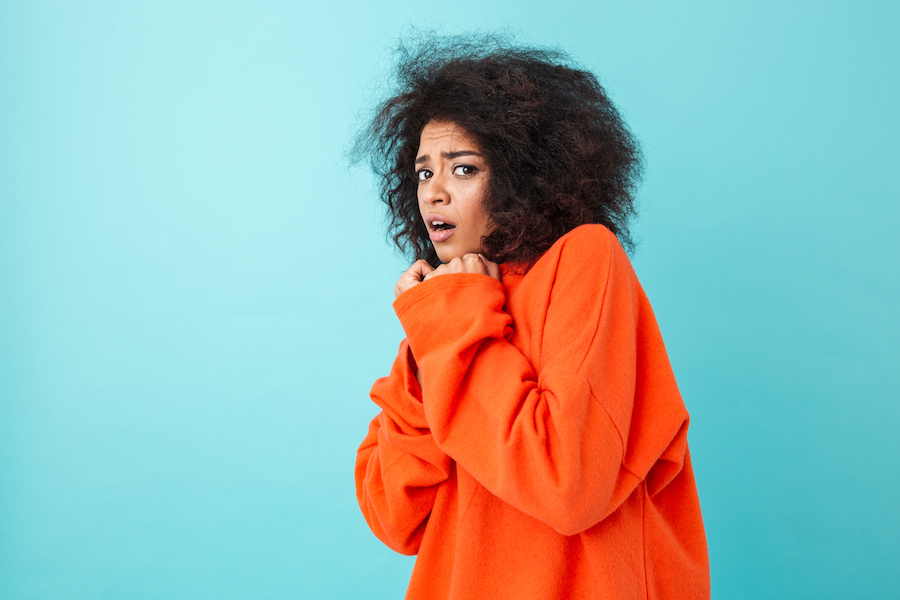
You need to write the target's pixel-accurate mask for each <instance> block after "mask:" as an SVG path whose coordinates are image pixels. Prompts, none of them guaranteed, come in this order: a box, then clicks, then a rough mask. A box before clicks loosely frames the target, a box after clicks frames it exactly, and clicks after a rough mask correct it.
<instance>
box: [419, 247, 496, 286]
mask: <svg viewBox="0 0 900 600" xmlns="http://www.w3.org/2000/svg"><path fill="white" fill-rule="evenodd" d="M450 273H480V274H481V275H487V276H488V277H493V278H494V279H496V280H497V281H500V267H499V266H498V265H497V263H495V262H491V261H489V260H488V259H486V258H485V257H484V255H482V254H471V253H470V254H464V255H463V256H462V258H460V257H457V258H454V259H453V260H451V261H450V262H448V263H444V264H442V265H441V266H439V267H438V268H437V269H432V270H431V271H429V272H428V273H426V274H425V278H424V279H423V280H422V281H428V280H429V279H431V278H432V277H438V276H439V275H449V274H450Z"/></svg>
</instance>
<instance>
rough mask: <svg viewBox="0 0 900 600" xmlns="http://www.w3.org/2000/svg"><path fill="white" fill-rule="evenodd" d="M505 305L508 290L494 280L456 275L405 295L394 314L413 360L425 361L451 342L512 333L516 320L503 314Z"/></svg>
mask: <svg viewBox="0 0 900 600" xmlns="http://www.w3.org/2000/svg"><path fill="white" fill-rule="evenodd" d="M505 302H506V289H505V288H504V287H503V284H502V283H500V282H499V281H497V280H496V279H494V278H493V277H489V276H487V275H481V274H477V273H454V274H450V275H441V276H440V277H435V278H433V279H429V280H428V281H425V282H423V283H420V284H419V285H417V286H414V287H412V288H410V289H409V290H407V291H405V292H403V293H402V294H400V297H399V298H397V299H396V300H395V301H394V311H395V312H396V313H397V317H398V318H399V319H400V323H401V325H403V330H404V331H405V332H406V337H407V339H408V340H409V345H410V347H411V348H412V352H413V356H415V357H416V360H417V361H421V360H422V358H423V355H424V354H425V352H426V351H427V350H429V349H431V348H435V347H440V346H443V345H445V344H446V343H448V342H450V343H460V342H464V340H466V339H467V338H473V341H474V339H481V338H485V337H502V336H505V335H507V334H508V333H511V332H512V329H511V324H512V319H511V318H510V317H509V315H508V314H506V313H505V312H504V311H503V305H504V303H505ZM419 364H421V362H420V363H419Z"/></svg>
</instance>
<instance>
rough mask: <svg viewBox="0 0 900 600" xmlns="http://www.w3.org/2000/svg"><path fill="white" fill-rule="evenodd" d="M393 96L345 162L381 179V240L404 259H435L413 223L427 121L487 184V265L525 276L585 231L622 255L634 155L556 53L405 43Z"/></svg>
mask: <svg viewBox="0 0 900 600" xmlns="http://www.w3.org/2000/svg"><path fill="white" fill-rule="evenodd" d="M394 56H395V71H394V80H393V83H394V88H393V90H392V93H390V94H389V97H388V98H387V99H386V100H384V101H383V102H381V103H380V104H379V106H378V107H377V109H376V111H375V114H374V115H373V116H372V117H371V119H370V120H369V121H368V124H367V125H366V126H365V127H364V128H363V129H362V130H361V131H360V133H359V135H358V137H357V140H356V144H355V145H354V147H353V150H352V157H351V158H352V159H353V160H355V161H359V160H361V159H368V161H369V163H370V165H371V167H372V169H373V171H374V172H375V173H376V174H377V175H378V176H380V178H381V183H380V196H381V199H382V200H383V201H384V203H385V204H386V205H387V208H388V220H389V234H390V235H391V237H392V238H393V240H394V243H396V244H397V246H398V247H399V248H400V250H401V251H403V252H405V253H406V254H407V255H410V258H425V259H426V260H428V261H429V262H431V263H432V264H437V263H438V262H439V261H438V258H437V255H436V253H435V251H434V248H433V246H432V245H431V242H430V240H429V239H428V232H427V230H426V228H425V225H424V223H423V222H422V219H421V217H420V216H419V208H418V201H417V198H416V189H417V181H416V176H415V165H414V161H415V158H416V152H417V151H418V147H419V137H420V135H421V132H422V128H423V127H424V126H425V125H426V124H427V123H428V122H429V121H432V120H437V121H449V122H452V123H455V124H456V125H457V126H459V127H461V128H462V129H464V130H465V131H466V132H467V133H468V134H469V135H470V136H472V138H473V139H474V140H475V141H476V142H477V143H478V145H479V146H480V149H481V152H482V154H483V155H484V157H485V159H486V161H487V163H488V166H489V167H490V178H489V180H488V193H487V197H486V198H485V209H486V210H487V212H488V214H489V215H490V226H491V228H492V229H491V232H490V234H488V235H487V236H486V237H485V238H484V249H485V254H486V255H487V256H488V257H489V258H491V259H492V260H494V261H497V262H513V263H522V264H529V263H532V262H533V261H535V260H536V259H537V258H538V257H540V255H541V254H543V253H544V252H545V251H546V250H547V249H548V248H549V247H550V246H551V245H552V244H553V242H555V241H556V240H557V239H559V238H560V237H561V236H563V235H565V234H566V233H567V232H568V231H570V230H572V229H574V228H575V227H577V226H579V225H582V224H585V223H601V224H603V225H605V226H606V227H608V228H609V229H610V230H611V231H612V232H613V233H614V234H615V235H616V236H617V237H618V238H619V241H620V242H621V243H622V245H623V246H625V248H626V249H628V250H632V249H633V248H634V242H633V240H632V238H631V234H630V232H629V229H628V225H629V221H630V220H631V218H632V217H633V216H635V214H636V211H635V206H634V204H635V203H634V192H635V190H636V188H637V184H638V183H639V181H640V176H641V168H642V161H641V154H640V149H639V147H638V144H637V142H636V140H635V139H634V137H633V136H632V134H631V132H630V131H629V130H628V127H627V126H626V125H625V123H624V122H623V121H622V118H621V117H620V115H619V113H618V111H617V110H616V108H615V107H614V106H613V104H612V102H611V101H610V99H609V97H608V96H607V94H606V92H605V90H604V89H603V87H601V85H600V84H599V82H598V81H597V78H596V77H594V75H593V74H591V73H590V72H588V71H585V70H583V69H579V68H576V67H574V66H571V60H570V59H569V58H568V56H567V55H566V54H564V53H563V52H561V51H557V50H549V49H542V48H531V47H522V46H518V45H515V44H511V43H509V42H508V41H507V36H502V35H496V34H491V35H484V34H478V35H470V36H449V37H439V36H436V35H434V34H418V35H416V36H414V37H413V36H405V38H404V39H403V40H401V42H400V43H398V45H397V47H396V48H395V54H394Z"/></svg>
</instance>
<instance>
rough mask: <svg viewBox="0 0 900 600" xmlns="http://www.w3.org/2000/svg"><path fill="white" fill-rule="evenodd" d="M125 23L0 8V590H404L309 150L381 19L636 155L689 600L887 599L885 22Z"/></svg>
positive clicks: (897, 161) (170, 11)
mask: <svg viewBox="0 0 900 600" xmlns="http://www.w3.org/2000/svg"><path fill="white" fill-rule="evenodd" d="M142 4H144V3H142ZM146 4H148V6H141V5H139V4H138V3H122V2H106V3H103V2H91V3H78V4H76V3H70V2H56V3H52V2H16V1H13V0H9V1H6V2H3V3H2V4H0V598H4V599H7V598H8V599H15V600H18V599H44V598H46V599H54V600H57V599H76V598H77V599H91V600H96V599H118V598H133V599H143V598H148V599H149V598H153V599H157V598H159V599H162V598H165V599H171V598H190V599H197V598H214V599H231V598H234V599H237V598H297V597H301V598H368V599H372V600H375V599H382V598H383V599H394V598H399V597H401V596H402V593H403V590H405V586H406V583H407V581H408V573H409V571H410V569H411V568H412V559H409V558H404V557H399V556H397V555H394V554H393V553H392V552H391V551H390V550H388V549H387V548H385V547H383V546H382V545H381V543H380V542H378V541H377V540H376V539H375V538H374V536H372V534H371V533H370V532H369V531H368V529H367V527H366V525H365V523H364V521H363V519H362V517H361V515H360V513H359V510H358V508H357V506H356V501H355V496H354V487H353V477H352V468H353V462H354V457H355V452H356V447H357V445H358V444H359V442H360V441H361V440H362V438H363V436H364V434H365V431H366V426H367V423H368V421H369V419H370V418H371V417H372V416H373V415H374V414H375V412H376V408H375V406H374V405H373V404H371V402H369V400H368V396H367V393H368V389H369V387H370V385H371V383H372V381H373V380H374V379H375V378H376V377H378V376H381V375H383V374H386V372H387V370H388V369H389V366H390V363H391V361H392V359H393V356H394V353H395V352H396V348H397V344H398V343H399V341H400V338H401V337H402V331H401V329H400V328H399V325H398V324H397V322H396V318H395V317H394V315H393V311H392V309H391V306H390V304H391V301H392V299H393V292H392V289H393V285H394V282H395V281H396V279H397V277H398V276H399V274H400V272H401V271H402V270H403V268H404V267H405V265H404V263H403V261H401V260H400V259H399V258H397V257H396V256H395V255H394V254H393V252H392V250H391V249H390V247H389V246H388V245H387V244H386V243H385V242H384V239H383V233H382V221H381V210H380V207H379V206H378V205H377V203H376V202H375V199H374V195H373V191H372V185H373V182H372V179H371V177H370V176H369V174H368V173H366V172H364V171H362V170H358V171H353V170H350V169H349V168H348V165H347V162H346V161H344V160H343V159H342V152H343V151H344V149H345V148H346V147H347V145H348V141H349V138H350V136H351V131H352V128H353V123H354V122H355V121H356V119H357V115H358V113H359V111H360V110H361V109H363V108H364V107H366V106H368V105H369V104H370V103H371V99H372V95H371V86H372V84H373V83H374V81H375V80H376V79H377V77H378V75H379V74H380V73H382V72H383V71H384V70H385V68H386V67H387V65H388V62H387V55H386V53H385V52H386V49H387V48H388V47H389V46H390V45H391V44H392V41H393V39H395V38H396V35H397V34H398V32H399V31H400V30H401V29H403V27H405V26H408V25H410V24H412V25H418V26H438V27H443V28H444V30H445V31H447V32H458V31H464V30H472V29H473V28H487V29H494V28H498V27H507V26H508V27H512V28H514V29H517V30H519V31H521V32H522V34H523V38H524V39H525V40H526V41H529V42H532V43H537V44H549V45H560V46H562V47H563V48H564V49H566V50H568V51H570V52H571V53H572V54H573V55H574V56H575V57H576V58H577V59H578V60H580V61H581V62H582V63H583V64H584V65H585V66H587V67H588V68H591V69H593V70H595V71H596V72H597V73H598V74H599V75H600V77H601V79H602V81H603V82H604V84H605V85H606V86H607V87H608V88H609V90H610V91H611V93H612V95H613V97H614V98H615V100H616V101H617V103H618V104H619V105H620V106H621V107H622V110H623V112H624V114H625V116H626V119H627V120H628V122H629V123H630V124H631V125H632V127H633V129H634V130H635V132H636V134H637V136H638V138H639V139H640V140H641V141H642V142H643V145H644V149H645V152H646V157H647V162H648V170H647V177H646V181H645V184H644V186H643V188H642V190H641V204H642V217H641V220H640V221H639V222H638V224H637V225H636V227H635V231H636V233H637V234H638V237H639V238H641V239H642V240H643V242H642V245H641V247H640V249H639V251H638V253H637V254H636V256H635V266H636V269H637V271H638V274H639V275H640V277H641V280H642V282H643V284H644V286H645V288H646V289H647V292H648V294H649V296H650V298H651V301H652V302H653V304H654V307H655V310H656V312H657V317H658V319H659V322H660V325H661V328H662V331H663V334H664V336H665V339H666V341H667V346H668V349H669V352H670V356H671V359H672V362H673V364H674V367H675V372H676V375H677V376H678V378H679V383H680V386H681V389H682V392H683V395H684V397H685V401H686V403H687V406H688V408H689V410H690V411H691V414H692V423H691V433H690V440H691V444H692V456H693V459H694V466H695V469H696V474H697V479H698V485H699V490H700V496H701V502H702V506H703V510H704V516H705V519H706V526H707V531H708V537H709V547H710V558H711V565H712V576H713V595H714V597H715V598H717V599H720V600H725V599H732V598H735V599H736V598H790V599H792V600H793V599H805V598H809V599H817V600H820V599H826V598H834V599H844V598H896V594H897V589H900V569H898V568H897V565H898V564H900V560H898V559H900V541H898V539H900V517H898V511H897V502H898V500H897V498H898V496H900V483H898V479H900V477H898V476H900V435H898V434H897V431H898V429H900V402H898V399H900V398H898V396H900V394H898V391H897V390H898V384H900V360H898V359H900V345H898V337H900V318H898V310H897V307H898V306H900V267H898V259H900V242H898V240H900V236H898V233H897V232H898V230H900V204H898V200H900V198H898V189H900V181H898V173H900V151H898V142H900V118H898V111H897V106H896V103H897V98H898V97H900V83H898V82H900V68H898V67H900V64H898V63H900V44H898V41H897V40H898V38H900V36H897V31H898V30H900V8H898V6H900V5H898V4H897V3H892V2H867V1H864V0H863V1H860V0H857V1H855V2H850V1H849V0H846V1H843V2H815V3H814V2H799V1H794V0H759V1H757V2H736V1H732V2H713V1H707V2H692V3H671V2H634V3H624V2H580V3H576V2H570V1H566V0H563V1H561V2H557V3H555V4H553V6H554V8H552V9H551V8H550V6H551V4H548V3H546V2H540V3H539V2H512V1H510V0H499V1H497V2H492V3H491V2H482V1H478V2H473V1H470V0H460V1H458V2H454V3H452V4H433V3H431V4H428V3H424V4H423V3H414V2H409V1H406V2H396V1H393V0H390V1H381V2H363V1H361V0H337V1H335V2H330V3H326V2H317V3H312V2H310V3H307V4H306V5H301V4H300V3H296V2H283V3H274V2H267V3H261V4H260V3H250V2H247V3H244V4H240V5H239V4H223V3H221V2H209V3H206V4H200V3H193V2H188V3H184V2H173V3H146Z"/></svg>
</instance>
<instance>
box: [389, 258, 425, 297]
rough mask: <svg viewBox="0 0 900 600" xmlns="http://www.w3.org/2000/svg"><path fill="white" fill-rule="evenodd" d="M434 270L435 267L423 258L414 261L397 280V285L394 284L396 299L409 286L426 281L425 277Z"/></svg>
mask: <svg viewBox="0 0 900 600" xmlns="http://www.w3.org/2000/svg"><path fill="white" fill-rule="evenodd" d="M432 271H434V268H432V266H431V265H429V264H428V263H427V262H426V261H424V260H422V259H421V258H420V259H419V260H417V261H416V262H414V263H413V265H412V266H411V267H410V268H408V269H407V270H406V271H405V272H404V273H403V275H401V276H400V279H398V280H397V285H395V286H394V299H395V300H396V299H397V297H399V296H400V294H402V293H403V292H405V291H406V290H408V289H409V288H411V287H415V286H417V285H419V284H420V283H422V281H424V279H423V277H426V276H427V275H428V274H429V273H431V272H432Z"/></svg>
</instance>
